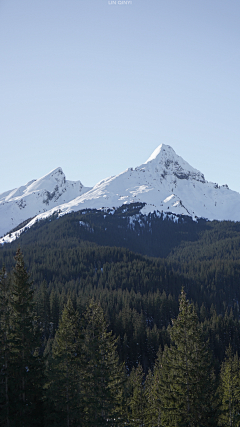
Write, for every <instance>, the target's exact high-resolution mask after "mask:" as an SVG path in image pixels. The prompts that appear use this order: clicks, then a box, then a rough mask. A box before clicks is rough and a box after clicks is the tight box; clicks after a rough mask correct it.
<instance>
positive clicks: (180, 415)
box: [155, 291, 216, 427]
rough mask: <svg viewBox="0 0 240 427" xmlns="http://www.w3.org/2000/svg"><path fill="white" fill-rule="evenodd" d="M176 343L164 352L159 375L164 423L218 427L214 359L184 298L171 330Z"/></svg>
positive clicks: (162, 423)
mask: <svg viewBox="0 0 240 427" xmlns="http://www.w3.org/2000/svg"><path fill="white" fill-rule="evenodd" d="M170 336H171V340H172V344H171V346H170V348H168V347H166V348H165V349H164V352H163V355H162V358H161V363H160V365H159V367H158V369H159V370H160V372H158V373H157V372H156V374H155V375H156V381H158V382H159V384H158V387H159V391H160V392H159V396H160V406H161V424H160V425H163V426H169V427H173V426H174V427H175V426H179V427H190V426H191V427H207V426H211V425H213V426H215V425H216V418H215V410H214V402H213V399H214V383H213V371H212V366H211V357H210V354H209V351H208V348H207V344H206V343H205V342H204V340H203V338H202V335H201V331H200V328H199V326H198V319H197V315H196V313H195V311H194V307H193V306H192V304H190V303H189V301H188V300H187V299H186V295H185V292H184V291H182V293H181V296H180V306H179V315H178V317H177V319H176V320H175V321H174V322H173V327H172V329H171V331H170Z"/></svg>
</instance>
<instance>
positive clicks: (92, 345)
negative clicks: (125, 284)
mask: <svg viewBox="0 0 240 427" xmlns="http://www.w3.org/2000/svg"><path fill="white" fill-rule="evenodd" d="M83 332H84V347H83V355H84V364H83V368H84V369H83V378H82V384H83V391H84V393H83V403H84V418H83V425H84V427H90V426H94V427H97V426H105V425H108V426H113V425H122V423H123V413H124V408H123V387H122V384H123V381H124V373H123V367H122V366H120V365H119V358H118V355H117V351H116V339H115V338H114V337H113V336H112V333H111V332H107V326H106V321H105V319H104V315H103V310H102V308H101V307H100V305H99V304H97V303H94V302H91V303H90V305H89V307H88V309H87V311H86V314H85V328H84V331H83Z"/></svg>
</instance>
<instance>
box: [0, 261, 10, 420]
mask: <svg viewBox="0 0 240 427" xmlns="http://www.w3.org/2000/svg"><path fill="white" fill-rule="evenodd" d="M9 299H10V282H9V280H8V277H7V273H6V270H5V267H3V268H2V270H1V271H0V409H1V411H0V425H4V426H6V427H8V426H9V425H10V420H9V410H10V407H9V405H10V401H9V379H10V376H11V371H10V350H11V344H10V331H11V330H10V306H9Z"/></svg>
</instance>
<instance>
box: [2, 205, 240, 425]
mask: <svg viewBox="0 0 240 427" xmlns="http://www.w3.org/2000/svg"><path fill="white" fill-rule="evenodd" d="M141 207H142V206H141V205H137V204H135V205H132V206H129V207H128V208H126V207H122V208H120V209H118V210H116V211H115V212H112V211H111V212H104V211H102V212H99V211H96V212H93V211H90V210H87V211H85V212H77V213H74V214H69V215H65V216H64V217H60V218H58V217H52V218H50V220H47V221H41V222H39V223H38V224H36V225H35V226H34V227H33V228H32V229H30V230H29V231H28V232H26V233H24V234H23V235H22V236H21V237H20V238H19V239H18V240H17V241H16V242H13V243H12V244H11V245H9V244H6V245H4V246H3V247H1V248H0V267H1V266H2V270H1V277H0V284H1V289H0V305H1V307H0V308H1V318H0V321H1V324H0V327H1V329H0V332H1V337H0V339H1V354H0V357H1V390H0V410H1V412H0V414H1V415H0V422H1V425H3V426H35V425H36V426H43V427H45V426H47V427H48V426H55V425H56V426H83V427H85V426H91V425H94V426H103V425H106V426H107V425H108V426H110V425H119V426H123V425H129V426H152V427H154V426H208V425H209V426H210V425H213V426H217V425H219V426H238V425H240V403H239V399H240V376H239V366H238V364H239V359H238V353H239V350H240V326H239V300H240V296H239V269H240V261H239V255H240V224H239V223H233V222H227V221H225V222H217V221H213V222H209V221H206V220H204V219H202V220H199V221H192V220H191V219H190V218H188V217H179V218H178V221H176V220H175V221H173V220H172V218H171V216H170V215H169V216H163V215H159V216H157V215H156V214H151V215H148V217H144V216H142V215H141V214H140V213H139V211H140V209H141ZM13 231H14V230H13ZM13 231H12V232H13ZM19 247H21V250H20V249H19Z"/></svg>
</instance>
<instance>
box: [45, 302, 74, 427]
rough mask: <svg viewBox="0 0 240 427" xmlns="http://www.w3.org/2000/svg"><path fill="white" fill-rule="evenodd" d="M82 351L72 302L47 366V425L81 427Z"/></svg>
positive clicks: (62, 321)
mask: <svg viewBox="0 0 240 427" xmlns="http://www.w3.org/2000/svg"><path fill="white" fill-rule="evenodd" d="M80 353H81V348H80V336H79V316H78V313H77V312H76V311H75V310H74V308H73V305H72V302H71V299H68V302H67V304H66V306H65V307H64V310H63V313H62V317H61V319H60V322H59V326H58V329H57V332H56V335H55V338H54V341H53V346H52V358H51V359H50V361H49V366H48V370H47V373H48V381H47V384H46V389H47V392H46V398H47V401H48V404H47V408H48V410H49V412H51V414H50V415H49V414H48V416H47V425H49V426H52V425H56V426H65V427H70V426H79V425H80V420H81V411H80V399H81V396H80V394H81V393H80V384H81V354H80Z"/></svg>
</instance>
